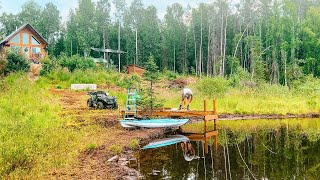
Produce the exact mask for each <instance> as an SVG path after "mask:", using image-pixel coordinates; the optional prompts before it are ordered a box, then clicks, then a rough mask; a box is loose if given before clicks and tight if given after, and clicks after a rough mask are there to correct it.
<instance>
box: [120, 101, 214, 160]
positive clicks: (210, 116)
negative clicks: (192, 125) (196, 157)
mask: <svg viewBox="0 0 320 180" xmlns="http://www.w3.org/2000/svg"><path fill="white" fill-rule="evenodd" d="M212 103H213V111H208V110H207V101H206V100H204V101H203V111H194V110H172V109H171V108H160V109H154V110H152V111H141V110H140V111H137V116H138V117H154V116H156V117H171V118H177V117H183V118H186V117H199V118H203V122H204V132H203V133H183V135H185V136H187V137H188V138H189V139H190V140H194V141H202V142H204V143H205V153H206V154H207V153H208V142H209V140H210V139H211V138H212V137H213V138H214V149H215V151H217V149H218V114H217V108H216V100H213V101H212ZM124 113H125V112H124V111H122V112H121V114H122V116H124ZM209 121H214V127H213V130H209V129H208V122H209Z"/></svg>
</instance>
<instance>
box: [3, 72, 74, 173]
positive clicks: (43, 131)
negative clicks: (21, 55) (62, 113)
mask: <svg viewBox="0 0 320 180" xmlns="http://www.w3.org/2000/svg"><path fill="white" fill-rule="evenodd" d="M2 86H5V87H2V88H3V89H4V90H5V91H4V92H1V93H0V115H1V116H0V139H1V140H0V179H1V177H6V178H18V177H19V178H21V177H25V178H28V176H30V177H32V178H37V177H41V176H43V175H44V174H43V173H46V172H47V171H46V170H48V169H49V168H56V167H59V166H62V165H64V164H66V163H67V161H68V160H70V157H71V156H69V155H70V153H71V152H73V151H72V147H73V146H74V144H75V143H76V139H77V136H76V134H75V132H73V131H72V130H68V129H64V128H62V127H63V124H64V123H65V122H66V121H67V120H62V119H60V118H59V116H57V115H56V113H55V112H57V111H59V107H58V106H57V105H56V104H55V102H54V100H53V98H52V97H50V95H49V94H48V93H47V91H45V90H44V89H42V88H41V87H39V86H38V85H37V84H35V83H32V82H30V81H29V80H28V79H27V78H26V76H25V75H23V74H12V75H10V76H8V77H7V78H6V79H5V80H4V84H3V85H2Z"/></svg>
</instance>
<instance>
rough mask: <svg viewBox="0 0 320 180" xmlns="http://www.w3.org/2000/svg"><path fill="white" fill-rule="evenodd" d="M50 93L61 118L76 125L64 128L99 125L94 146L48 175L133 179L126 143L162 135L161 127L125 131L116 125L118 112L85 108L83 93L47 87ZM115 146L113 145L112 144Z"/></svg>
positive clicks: (131, 155) (134, 176)
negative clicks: (111, 160) (55, 98)
mask: <svg viewBox="0 0 320 180" xmlns="http://www.w3.org/2000/svg"><path fill="white" fill-rule="evenodd" d="M50 93H51V94H53V95H55V96H58V97H59V100H58V101H59V104H60V105H61V107H62V111H61V112H59V114H60V116H61V117H63V118H73V119H74V120H75V121H76V125H72V124H71V125H68V126H67V128H74V127H73V126H75V127H76V128H81V127H84V126H89V125H91V124H95V125H100V126H101V127H102V128H101V129H100V131H99V132H97V133H95V134H94V135H93V136H94V137H91V138H97V139H100V140H99V142H100V143H99V144H98V145H97V147H94V148H90V149H87V150H85V151H82V152H80V154H79V155H78V156H77V158H76V160H75V161H74V164H72V165H71V166H68V167H67V168H65V169H57V170H54V171H52V172H51V173H50V174H49V178H58V179H136V178H137V177H138V176H139V173H138V172H137V171H136V170H134V169H131V168H129V167H128V166H127V165H128V163H129V160H130V159H132V158H133V152H134V149H135V148H139V147H135V148H134V149H131V148H130V147H129V146H130V145H129V144H130V141H131V140H132V139H137V140H139V142H147V141H148V140H150V139H154V138H157V137H159V136H162V135H163V134H164V133H165V130H164V129H139V130H134V131H132V130H125V129H123V128H122V127H120V125H119V123H118V121H117V118H118V111H111V110H95V109H90V108H87V107H86V99H87V98H88V96H87V95H86V94H87V93H86V92H75V91H69V90H50ZM115 145H116V146H115ZM111 147H115V149H116V150H117V148H120V151H121V150H122V152H121V153H120V154H118V153H116V152H115V150H114V149H112V148H111ZM117 154H118V155H119V156H118V159H117V160H116V161H113V162H108V159H110V158H112V157H114V156H115V155H117Z"/></svg>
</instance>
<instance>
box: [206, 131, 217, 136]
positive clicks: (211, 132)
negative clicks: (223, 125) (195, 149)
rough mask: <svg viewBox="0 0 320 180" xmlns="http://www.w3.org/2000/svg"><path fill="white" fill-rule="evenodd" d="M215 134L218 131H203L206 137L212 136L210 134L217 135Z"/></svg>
mask: <svg viewBox="0 0 320 180" xmlns="http://www.w3.org/2000/svg"><path fill="white" fill-rule="evenodd" d="M217 135H218V131H210V132H206V133H205V136H206V137H212V136H217Z"/></svg>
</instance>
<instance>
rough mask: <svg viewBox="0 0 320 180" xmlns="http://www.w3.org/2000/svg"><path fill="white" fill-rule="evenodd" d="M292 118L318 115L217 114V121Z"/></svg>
mask: <svg viewBox="0 0 320 180" xmlns="http://www.w3.org/2000/svg"><path fill="white" fill-rule="evenodd" d="M292 118H320V113H309V114H289V113H288V114H285V115H283V114H249V115H242V114H219V120H257V119H292Z"/></svg>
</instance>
